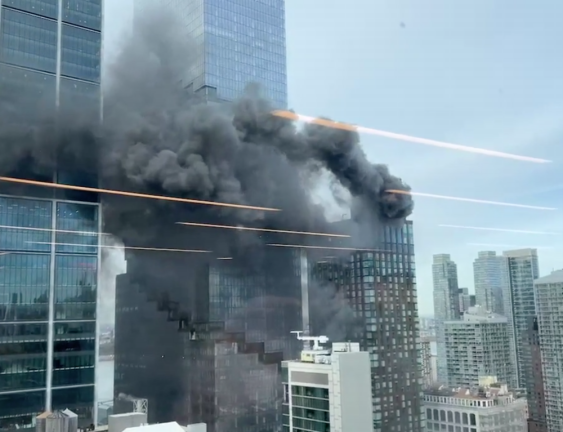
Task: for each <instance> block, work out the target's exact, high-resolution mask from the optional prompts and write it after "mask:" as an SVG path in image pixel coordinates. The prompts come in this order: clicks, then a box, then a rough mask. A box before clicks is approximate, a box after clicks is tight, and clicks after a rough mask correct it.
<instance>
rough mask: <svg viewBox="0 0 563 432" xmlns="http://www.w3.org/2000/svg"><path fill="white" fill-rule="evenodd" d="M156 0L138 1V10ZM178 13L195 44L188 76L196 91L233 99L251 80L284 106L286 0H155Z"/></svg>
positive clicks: (285, 104) (285, 94)
mask: <svg viewBox="0 0 563 432" xmlns="http://www.w3.org/2000/svg"><path fill="white" fill-rule="evenodd" d="M155 3H156V1H155V0H138V1H137V2H136V3H135V9H136V15H137V14H138V15H142V13H143V10H146V8H147V7H153V6H154V4H155ZM159 6H162V7H169V8H172V9H173V10H174V13H175V14H176V16H179V17H181V20H182V24H183V25H185V27H186V29H187V33H188V34H189V36H190V37H191V38H193V39H194V40H195V42H196V43H197V45H198V49H199V51H198V53H197V57H196V61H195V63H194V64H193V65H192V66H191V67H190V69H189V72H188V77H187V80H186V81H187V82H186V84H188V85H189V86H192V87H193V90H195V91H198V92H204V93H205V94H206V95H209V96H214V97H218V98H219V99H222V100H233V99H235V98H237V97H238V96H240V95H241V94H242V92H243V90H244V88H245V87H246V85H247V84H248V83H250V82H256V83H259V84H261V86H262V89H263V92H264V96H266V97H268V98H270V99H271V100H272V101H273V103H274V105H275V106H276V107H278V108H285V107H286V106H287V66H286V52H285V0H261V1H257V0H172V1H170V0H160V3H159Z"/></svg>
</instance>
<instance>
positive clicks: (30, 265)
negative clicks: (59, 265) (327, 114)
mask: <svg viewBox="0 0 563 432" xmlns="http://www.w3.org/2000/svg"><path fill="white" fill-rule="evenodd" d="M49 263H50V258H49V255H39V254H7V255H0V323H1V322H2V321H4V322H6V321H33V320H45V321H46V320H47V318H48V315H49V314H48V309H49V304H48V303H49V274H50V266H49Z"/></svg>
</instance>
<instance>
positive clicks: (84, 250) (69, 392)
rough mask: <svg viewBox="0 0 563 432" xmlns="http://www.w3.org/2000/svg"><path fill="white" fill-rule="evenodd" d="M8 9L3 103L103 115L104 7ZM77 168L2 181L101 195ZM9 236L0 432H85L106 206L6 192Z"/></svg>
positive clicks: (96, 2)
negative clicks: (73, 428) (40, 430)
mask: <svg viewBox="0 0 563 432" xmlns="http://www.w3.org/2000/svg"><path fill="white" fill-rule="evenodd" d="M0 6H1V7H0V98H1V100H2V102H3V103H13V104H14V105H13V106H14V107H15V108H16V109H20V110H23V109H26V110H29V108H30V106H34V107H35V106H38V105H40V104H42V108H45V109H48V110H53V113H55V111H54V110H56V109H58V110H71V109H73V107H75V106H77V104H79V105H80V106H81V107H84V106H86V105H87V106H89V107H92V108H93V109H95V110H96V111H99V110H100V107H101V104H100V100H101V98H100V70H101V50H102V27H103V19H102V5H101V0H73V1H60V0H59V1H56V0H50V1H31V0H27V1H26V0H1V1H0ZM30 102H32V103H33V105H28V104H29V103H30ZM18 103H19V104H20V105H17V104H18ZM74 166H75V165H74V164H73V163H72V161H70V160H68V159H66V158H65V157H63V156H61V155H59V157H58V161H57V166H56V167H54V166H53V167H50V168H48V169H39V168H38V167H36V166H33V165H30V161H29V160H22V161H20V164H19V166H13V167H11V169H10V170H8V171H4V172H2V173H1V174H2V175H10V176H14V177H19V178H27V179H32V180H42V181H49V182H52V181H54V182H58V183H63V184H74V185H78V186H94V187H95V186H97V175H96V173H95V172H92V173H88V172H84V171H78V170H76V169H75V168H74ZM0 226H1V228H0V430H1V431H8V430H15V429H25V428H32V427H33V426H34V421H35V417H36V415H37V414H38V413H40V412H43V411H45V410H57V409H66V408H69V409H71V410H72V411H74V412H75V413H77V414H78V416H79V424H80V425H81V426H85V425H89V424H91V423H94V422H95V419H94V416H95V413H94V405H95V404H94V401H95V374H96V373H95V364H96V352H97V332H96V305H97V285H98V272H99V263H100V251H99V248H98V237H99V231H100V226H101V217H100V211H99V205H98V196H97V195H96V194H92V193H78V192H67V191H63V190H58V191H55V190H52V189H46V188H35V187H23V186H18V187H13V186H10V185H7V184H5V183H2V184H0ZM57 243H58V244H57Z"/></svg>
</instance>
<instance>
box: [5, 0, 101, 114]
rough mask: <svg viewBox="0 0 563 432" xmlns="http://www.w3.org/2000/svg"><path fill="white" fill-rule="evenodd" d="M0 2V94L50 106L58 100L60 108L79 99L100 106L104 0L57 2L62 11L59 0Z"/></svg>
mask: <svg viewBox="0 0 563 432" xmlns="http://www.w3.org/2000/svg"><path fill="white" fill-rule="evenodd" d="M0 4H1V6H2V8H1V10H0V17H1V18H0V84H3V85H2V87H1V88H2V92H3V94H2V95H3V96H7V95H9V94H12V95H17V96H18V97H19V98H21V97H22V96H27V97H29V98H31V99H33V100H34V101H38V102H42V103H45V104H48V105H53V106H54V105H55V104H57V101H58V105H59V108H62V109H72V107H73V106H76V105H75V104H76V103H82V105H83V106H84V105H86V104H87V105H86V106H88V107H90V106H92V107H93V108H94V109H98V110H99V108H100V105H99V104H100V74H101V23H102V0H66V1H64V2H60V4H61V6H62V8H63V10H62V11H60V12H61V13H59V10H58V8H59V1H57V0H2V1H0ZM59 19H60V20H61V22H59ZM59 29H61V37H60V38H59V34H58V32H59ZM59 54H60V56H59ZM58 62H60V64H59V63H58ZM58 66H60V68H59V67H58ZM57 81H58V82H59V84H60V85H59V88H60V94H59V95H57V94H56V93H57V91H56V89H57ZM11 92H13V93H11ZM38 96H39V98H38ZM57 96H58V97H57Z"/></svg>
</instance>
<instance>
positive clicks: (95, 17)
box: [63, 0, 102, 31]
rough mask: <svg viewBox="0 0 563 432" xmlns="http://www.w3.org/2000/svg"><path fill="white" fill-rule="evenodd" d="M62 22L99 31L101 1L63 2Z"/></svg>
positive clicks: (100, 24)
mask: <svg viewBox="0 0 563 432" xmlns="http://www.w3.org/2000/svg"><path fill="white" fill-rule="evenodd" d="M63 22H65V23H70V24H74V25H77V26H80V27H86V28H89V29H93V30H98V31H100V30H101V29H102V0H64V1H63Z"/></svg>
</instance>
